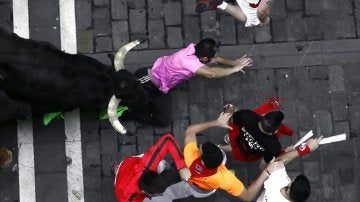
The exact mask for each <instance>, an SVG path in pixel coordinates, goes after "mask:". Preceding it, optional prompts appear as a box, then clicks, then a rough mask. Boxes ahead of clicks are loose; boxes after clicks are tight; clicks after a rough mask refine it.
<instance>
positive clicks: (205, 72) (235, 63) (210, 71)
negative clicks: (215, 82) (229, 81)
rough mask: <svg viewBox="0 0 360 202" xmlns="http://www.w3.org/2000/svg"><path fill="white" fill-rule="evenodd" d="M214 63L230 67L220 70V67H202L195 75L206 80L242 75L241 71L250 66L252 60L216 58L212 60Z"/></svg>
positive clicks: (244, 58)
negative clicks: (236, 74)
mask: <svg viewBox="0 0 360 202" xmlns="http://www.w3.org/2000/svg"><path fill="white" fill-rule="evenodd" d="M214 61H215V62H216V63H221V64H225V65H229V66H232V67H229V68H222V67H208V66H203V67H200V68H199V69H198V70H197V71H196V74H198V75H200V76H204V77H206V78H221V77H225V76H228V75H231V74H233V73H236V72H243V73H244V70H243V69H244V68H245V67H246V66H252V60H251V59H250V58H246V56H244V57H242V58H239V59H236V60H230V59H225V58H222V57H216V58H215V59H214Z"/></svg>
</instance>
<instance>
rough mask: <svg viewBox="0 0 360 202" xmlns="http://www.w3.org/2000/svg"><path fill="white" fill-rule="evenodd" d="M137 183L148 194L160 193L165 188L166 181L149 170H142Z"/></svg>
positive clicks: (155, 194)
mask: <svg viewBox="0 0 360 202" xmlns="http://www.w3.org/2000/svg"><path fill="white" fill-rule="evenodd" d="M138 185H139V188H140V190H141V191H142V192H143V193H144V194H146V195H149V196H158V195H161V194H162V193H164V191H165V189H166V183H165V181H164V179H163V178H162V177H161V175H160V174H158V173H156V172H154V171H150V170H146V171H144V172H143V174H142V175H141V177H140V179H139V182H138Z"/></svg>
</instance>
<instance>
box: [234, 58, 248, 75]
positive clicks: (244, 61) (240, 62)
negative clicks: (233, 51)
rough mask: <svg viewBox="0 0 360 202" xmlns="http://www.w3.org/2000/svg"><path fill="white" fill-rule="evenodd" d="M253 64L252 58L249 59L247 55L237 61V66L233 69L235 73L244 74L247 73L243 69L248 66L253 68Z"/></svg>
mask: <svg viewBox="0 0 360 202" xmlns="http://www.w3.org/2000/svg"><path fill="white" fill-rule="evenodd" d="M252 62H253V61H252V59H251V58H247V57H246V55H244V56H242V57H241V58H239V59H236V60H235V64H236V65H235V66H234V67H233V68H234V70H235V72H239V71H241V72H242V73H245V71H244V70H243V69H244V68H245V67H247V66H249V67H250V66H252Z"/></svg>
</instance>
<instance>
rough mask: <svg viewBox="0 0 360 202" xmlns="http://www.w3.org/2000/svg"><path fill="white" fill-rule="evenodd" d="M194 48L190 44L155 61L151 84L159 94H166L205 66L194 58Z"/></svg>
mask: <svg viewBox="0 0 360 202" xmlns="http://www.w3.org/2000/svg"><path fill="white" fill-rule="evenodd" d="M194 46H195V44H193V43H192V44H190V45H189V46H188V47H186V48H184V49H181V50H179V51H178V52H176V53H174V54H172V55H170V56H163V57H160V58H158V59H157V60H156V62H155V64H154V65H153V67H152V70H151V72H152V78H153V82H154V83H155V85H157V86H158V87H159V90H160V91H161V92H163V93H167V92H168V91H169V90H170V89H171V88H173V87H174V86H176V85H177V84H179V83H182V82H184V81H186V80H188V79H190V78H191V77H193V76H194V75H195V72H196V71H197V70H198V69H199V68H200V67H202V66H205V65H204V64H203V63H201V62H200V61H199V58H198V57H196V55H195V47H194Z"/></svg>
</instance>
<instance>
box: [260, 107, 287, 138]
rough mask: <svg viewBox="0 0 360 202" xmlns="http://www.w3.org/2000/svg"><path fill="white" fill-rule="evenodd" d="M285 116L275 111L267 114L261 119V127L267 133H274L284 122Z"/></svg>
mask: <svg viewBox="0 0 360 202" xmlns="http://www.w3.org/2000/svg"><path fill="white" fill-rule="evenodd" d="M284 118H285V116H284V114H283V113H282V112H281V111H273V112H269V113H267V114H265V116H263V117H262V119H261V127H262V129H263V130H264V131H265V132H267V133H271V134H272V133H274V132H275V131H276V130H277V129H278V128H279V127H280V125H281V123H282V122H283V120H284Z"/></svg>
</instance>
